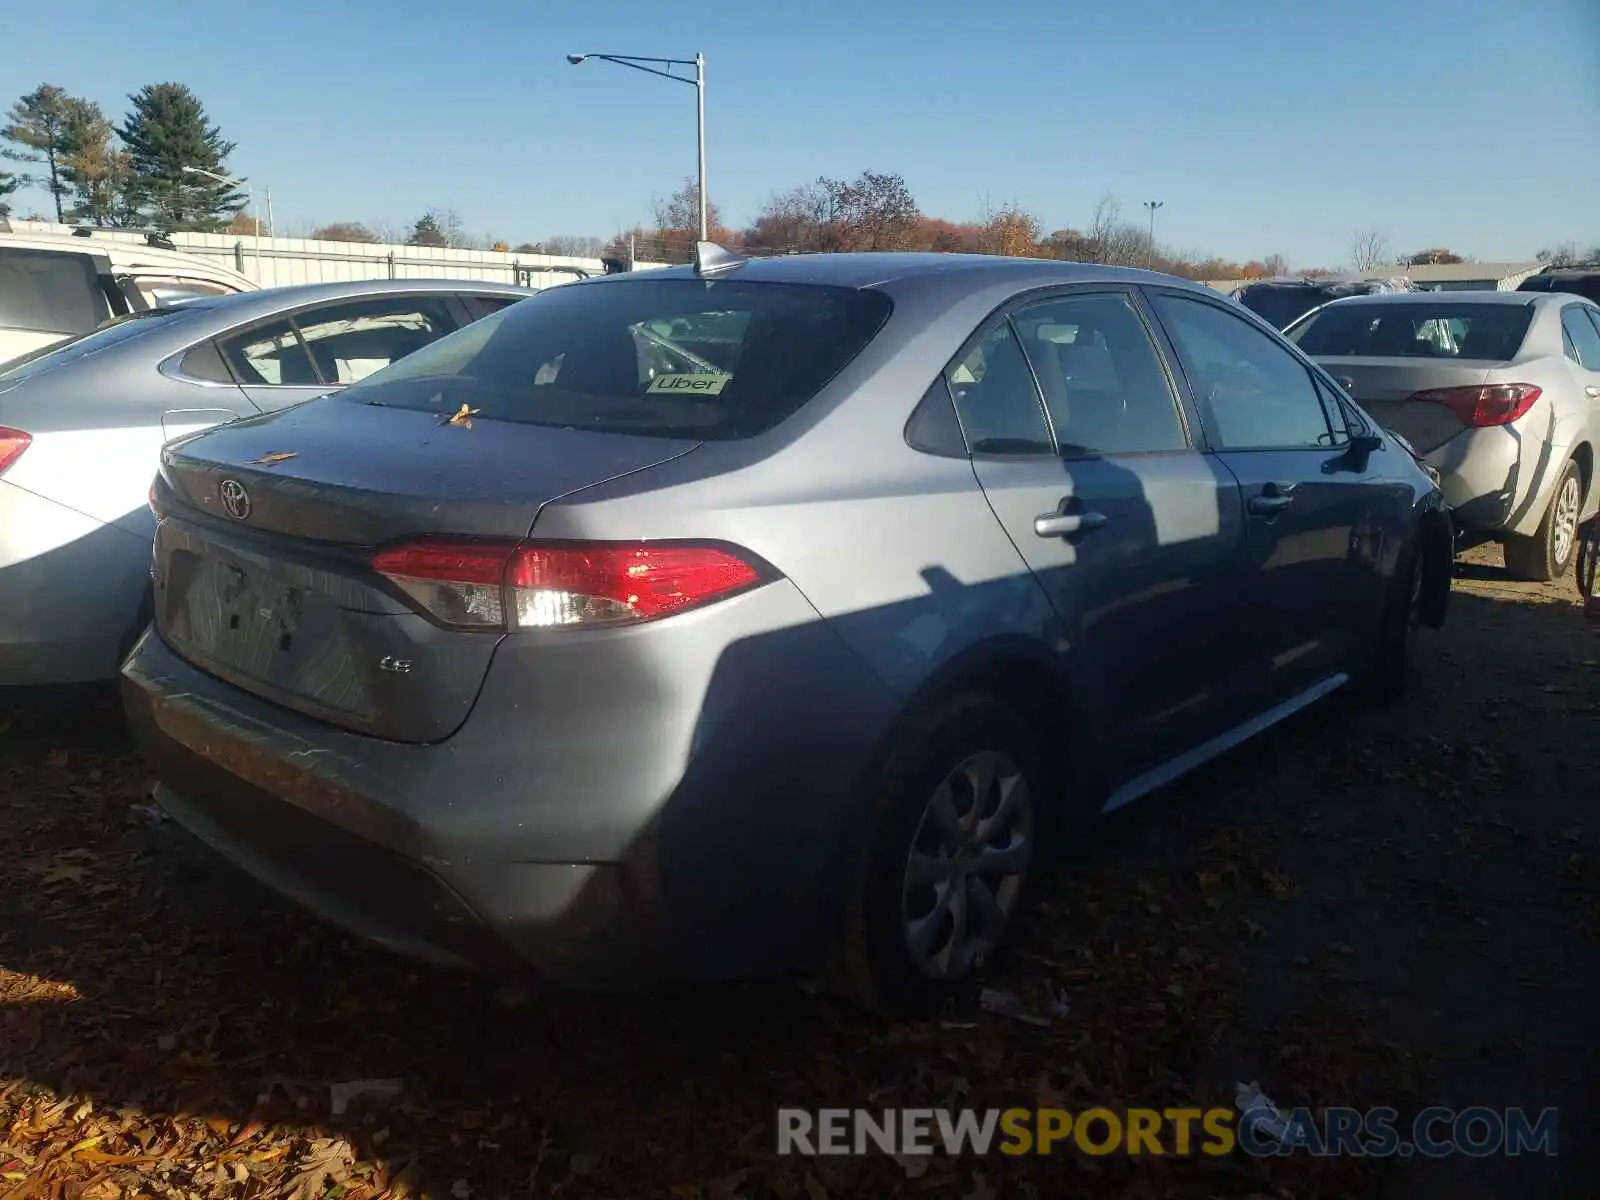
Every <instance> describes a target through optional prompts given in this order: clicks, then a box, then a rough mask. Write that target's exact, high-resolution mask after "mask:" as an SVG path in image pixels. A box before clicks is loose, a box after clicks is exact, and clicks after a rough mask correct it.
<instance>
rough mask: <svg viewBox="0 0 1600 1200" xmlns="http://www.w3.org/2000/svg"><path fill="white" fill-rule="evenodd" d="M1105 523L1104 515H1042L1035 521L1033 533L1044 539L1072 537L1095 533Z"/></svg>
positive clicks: (1085, 513) (1059, 513) (1079, 513)
mask: <svg viewBox="0 0 1600 1200" xmlns="http://www.w3.org/2000/svg"><path fill="white" fill-rule="evenodd" d="M1105 523H1106V517H1105V514H1104V513H1097V512H1076V513H1064V512H1053V513H1042V514H1041V515H1039V516H1037V517H1035V518H1034V519H1033V531H1034V532H1035V533H1036V534H1038V535H1039V536H1040V537H1042V538H1055V537H1071V536H1072V535H1073V534H1075V533H1093V532H1094V531H1095V530H1096V529H1099V528H1100V527H1101V526H1102V525H1104V524H1105Z"/></svg>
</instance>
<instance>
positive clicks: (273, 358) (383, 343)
mask: <svg viewBox="0 0 1600 1200" xmlns="http://www.w3.org/2000/svg"><path fill="white" fill-rule="evenodd" d="M455 328H456V323H455V320H454V319H453V318H452V317H451V316H450V312H449V309H448V307H447V306H446V304H445V302H444V301H443V300H441V299H438V298H434V297H426V296H421V297H419V296H397V297H393V298H389V297H384V298H381V299H375V300H370V299H369V300H341V301H338V302H337V303H333V304H326V305H321V306H319V307H315V308H308V309H303V310H301V311H300V312H297V313H295V314H294V315H293V316H292V317H279V318H278V319H277V320H275V321H271V322H269V323H267V324H265V325H255V326H251V327H250V328H247V329H244V330H241V331H240V332H238V333H234V334H231V335H229V336H228V337H226V338H223V339H222V340H221V342H220V346H221V349H222V356H223V358H224V359H226V360H227V364H228V366H229V368H231V369H232V371H233V373H234V375H235V376H236V377H237V378H238V380H239V382H240V383H247V384H255V385H266V386H268V387H315V386H318V385H321V384H328V385H330V386H338V385H341V384H349V383H354V382H356V381H357V380H360V379H365V378H366V377H367V376H369V375H374V374H376V373H377V372H379V371H381V370H383V369H384V368H385V367H387V366H389V365H390V364H391V363H395V362H398V361H399V360H400V359H402V358H405V357H406V356H407V355H410V354H414V353H415V352H416V351H418V350H421V349H422V348H423V347H425V346H429V345H432V344H433V343H434V342H436V341H438V340H439V339H440V338H442V337H444V336H445V335H447V334H449V333H450V332H451V331H453V330H454V329H455Z"/></svg>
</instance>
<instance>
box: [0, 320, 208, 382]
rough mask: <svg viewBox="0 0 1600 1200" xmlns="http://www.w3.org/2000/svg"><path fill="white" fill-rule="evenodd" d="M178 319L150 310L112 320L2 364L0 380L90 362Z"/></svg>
mask: <svg viewBox="0 0 1600 1200" xmlns="http://www.w3.org/2000/svg"><path fill="white" fill-rule="evenodd" d="M176 315H177V310H175V309H163V308H157V309H150V310H147V311H145V312H137V313H129V314H128V315H127V316H123V317H112V318H111V320H109V321H106V322H105V323H103V324H102V325H101V326H100V328H98V329H96V330H95V331H94V332H93V333H84V334H80V335H79V336H77V337H74V338H68V339H66V340H65V341H61V342H52V343H51V344H50V345H48V346H42V347H40V348H39V349H38V350H34V351H32V352H30V353H28V354H24V355H21V356H20V357H17V358H13V359H8V360H7V361H6V362H3V363H0V380H4V381H5V382H7V383H15V382H17V381H18V380H22V379H27V378H29V377H30V376H33V375H39V374H42V373H43V372H45V371H50V370H54V369H55V368H56V367H63V366H66V364H68V363H71V362H77V361H78V360H79V359H83V358H88V357H89V356H90V355H91V354H98V353H99V352H100V351H102V350H104V349H106V348H107V347H110V346H115V345H117V343H119V342H125V341H127V340H128V339H130V338H136V337H141V336H143V335H144V334H146V333H148V332H150V331H151V330H152V329H154V328H156V327H157V326H158V325H161V324H162V323H163V322H164V319H165V318H169V317H173V316H176Z"/></svg>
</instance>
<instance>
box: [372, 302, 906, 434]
mask: <svg viewBox="0 0 1600 1200" xmlns="http://www.w3.org/2000/svg"><path fill="white" fill-rule="evenodd" d="M889 309H890V302H889V298H888V297H887V296H885V295H883V294H882V293H881V292H874V291H866V290H858V289H854V288H833V287H823V286H820V285H814V284H779V283H749V282H741V281H738V280H699V279H629V280H626V281H619V282H614V283H613V282H606V283H594V284H584V283H578V284H570V285H566V286H563V287H558V288H551V289H550V290H549V291H546V292H544V293H543V294H541V295H539V296H536V297H533V298H531V299H529V300H527V301H525V302H523V303H521V304H514V305H511V306H510V307H508V308H504V309H502V310H501V311H499V312H497V313H494V314H492V315H491V316H488V317H485V318H484V319H483V320H481V321H477V322H475V323H473V324H471V325H469V326H467V327H466V328H465V329H463V330H461V331H459V332H458V333H456V334H454V335H452V336H450V337H447V338H444V339H443V340H441V341H439V342H438V343H436V344H435V345H432V346H429V347H428V348H426V349H424V350H421V351H418V352H417V353H416V354H414V355H412V356H411V357H410V358H408V359H406V360H405V361H404V362H401V363H398V364H396V365H395V366H394V367H391V368H390V369H389V370H387V371H381V372H379V373H378V374H376V375H374V376H373V377H372V378H371V379H369V380H366V381H365V382H363V383H360V384H358V385H356V386H355V387H353V388H350V389H348V390H346V391H345V392H344V393H342V396H343V398H344V399H347V400H350V401H354V402H359V403H368V404H381V405H386V406H389V407H393V408H413V409H422V410H427V411H434V412H439V413H440V414H442V415H449V414H451V413H454V412H456V411H458V410H459V409H460V408H461V406H462V405H466V406H468V407H469V408H472V409H474V410H476V414H477V415H478V416H479V417H481V418H482V419H485V420H501V421H515V422H519V423H522V424H529V425H551V426H560V427H565V428H577V429H593V430H601V431H607V432H616V433H633V434H641V435H648V436H658V437H688V438H703V439H733V438H743V437H751V436H754V435H755V434H758V433H761V432H764V431H765V430H767V429H770V428H771V427H772V426H774V425H776V424H777V423H778V422H779V421H782V420H783V419H784V418H785V417H788V416H789V415H790V414H792V413H794V412H795V411H797V410H798V409H799V408H800V407H801V406H802V405H804V404H805V403H806V402H807V401H808V400H810V399H811V398H812V397H813V396H815V395H816V394H817V392H819V391H820V390H821V389H822V387H823V386H824V385H825V384H826V383H827V382H828V381H829V380H830V379H832V378H833V377H834V376H835V375H836V374H838V372H839V371H840V370H841V369H842V368H843V367H844V366H845V365H846V364H847V363H849V362H850V361H851V360H852V359H853V358H855V356H856V355H857V354H859V353H860V352H861V350H862V349H863V348H864V347H865V346H866V345H867V343H868V342H870V341H871V340H872V338H873V336H874V335H875V334H876V333H877V331H878V329H879V328H880V327H881V326H882V325H883V322H884V320H885V318H887V316H888V315H889Z"/></svg>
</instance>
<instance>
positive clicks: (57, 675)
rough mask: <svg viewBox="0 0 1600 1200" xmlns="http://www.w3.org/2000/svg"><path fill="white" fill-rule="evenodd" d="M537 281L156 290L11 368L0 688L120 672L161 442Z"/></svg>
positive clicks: (397, 351)
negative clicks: (200, 295)
mask: <svg viewBox="0 0 1600 1200" xmlns="http://www.w3.org/2000/svg"><path fill="white" fill-rule="evenodd" d="M534 294H535V293H534V292H533V291H531V290H530V289H527V288H514V287H506V286H504V285H501V284H495V283H474V282H468V281H464V280H443V281H423V280H411V279H407V280H394V281H391V280H372V281H367V282H363V283H334V284H312V285H309V286H305V287H292V288H277V289H273V290H270V291H255V292H246V293H244V294H242V295H237V296H226V297H218V298H207V299H198V300H185V301H181V302H174V303H165V304H162V303H157V304H155V305H154V306H152V307H149V308H147V309H145V310H143V311H140V312H135V313H132V314H130V315H127V316H124V317H120V318H117V319H114V320H112V321H110V322H108V323H107V324H105V325H104V326H102V327H101V328H100V329H98V330H97V331H95V332H93V333H89V334H86V335H84V336H81V337H77V338H73V339H71V340H69V341H66V342H64V343H59V344H57V345H55V346H51V347H48V348H45V349H41V350H39V351H36V352H35V353H33V354H30V355H25V356H23V357H22V358H20V359H16V360H13V361H11V362H9V363H6V364H5V365H4V366H0V686H6V685H17V686H26V685H37V684H53V683H80V682H92V681H97V680H112V679H115V678H116V675H117V667H118V665H119V664H120V663H121V661H122V657H123V654H125V653H126V651H127V649H128V647H129V646H130V645H132V643H133V639H134V637H135V636H136V635H137V633H138V632H139V630H141V629H143V627H144V626H145V625H146V624H147V623H148V621H149V613H150V608H149V601H148V595H149V591H150V579H149V569H150V539H151V536H152V534H153V532H154V527H155V521H154V518H153V517H152V516H151V515H150V509H149V507H148V504H147V499H148V497H149V493H150V481H151V479H152V478H153V477H154V475H155V470H156V463H157V461H158V459H159V456H160V451H161V444H162V443H163V442H165V441H167V440H168V439H169V438H175V437H182V436H183V435H185V434H190V433H194V432H196V431H198V430H201V429H205V428H207V427H209V426H213V425H216V424H218V423H220V422H225V421H232V420H234V419H236V418H238V417H242V416H255V415H259V414H260V413H263V412H271V411H272V410H274V409H278V408H282V407H283V406H284V405H287V404H294V403H297V402H299V401H302V400H307V399H310V398H311V397H313V396H319V395H322V394H323V393H325V392H327V391H330V390H332V389H336V388H339V387H342V386H344V385H345V384H348V383H353V382H355V381H356V380H358V379H361V378H363V377H365V376H366V375H370V374H371V373H373V372H374V371H376V370H378V369H379V368H380V367H384V366H387V365H388V364H389V363H391V362H393V361H395V360H397V359H399V358H402V357H404V356H405V355H406V354H409V353H410V352H411V351H412V350H415V349H417V348H419V347H421V346H425V345H427V344H428V343H429V342H432V341H434V340H435V339H437V338H440V337H443V336H444V335H445V334H448V333H452V332H454V331H455V330H456V329H458V328H460V327H462V326H464V325H468V324H470V323H471V322H472V321H474V320H476V319H477V318H478V317H481V316H483V315H485V314H486V313H489V312H492V311H494V310H496V309H498V308H502V307H504V306H505V305H507V304H512V303H515V302H516V301H518V300H521V299H524V298H526V297H528V296H531V295H534Z"/></svg>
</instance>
